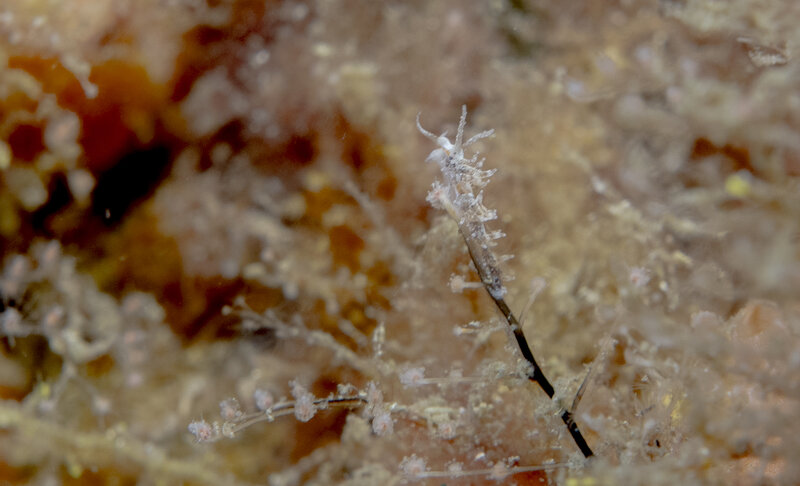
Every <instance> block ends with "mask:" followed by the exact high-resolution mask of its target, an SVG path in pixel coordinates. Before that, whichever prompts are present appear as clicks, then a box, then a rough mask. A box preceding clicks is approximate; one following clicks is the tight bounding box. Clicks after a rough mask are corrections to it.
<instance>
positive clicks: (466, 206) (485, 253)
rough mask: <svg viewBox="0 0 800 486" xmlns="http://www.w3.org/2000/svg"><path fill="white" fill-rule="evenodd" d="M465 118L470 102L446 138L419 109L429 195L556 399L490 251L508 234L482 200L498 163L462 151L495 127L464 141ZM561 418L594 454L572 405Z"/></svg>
mask: <svg viewBox="0 0 800 486" xmlns="http://www.w3.org/2000/svg"><path fill="white" fill-rule="evenodd" d="M466 123H467V107H466V106H462V107H461V119H460V120H459V122H458V131H457V132H456V138H455V143H454V142H451V141H450V139H448V138H447V136H446V135H447V132H445V133H443V134H442V135H439V136H436V135H434V134H433V133H431V132H429V131H427V130H425V129H424V128H422V125H420V123H419V115H417V128H418V129H419V131H420V132H421V133H422V134H423V135H425V136H426V137H428V138H429V139H431V140H432V141H434V142H435V143H436V144H437V145H438V146H439V148H437V149H435V150H434V151H432V152H431V153H430V155H428V158H427V159H426V161H427V162H436V163H437V164H439V168H440V169H441V171H442V177H443V179H444V180H443V181H441V182H440V181H435V182H434V183H433V187H432V188H431V190H430V192H429V193H428V198H427V199H428V202H430V203H431V204H432V205H433V206H434V207H435V208H437V209H443V210H444V211H446V212H447V214H448V215H450V217H452V218H453V219H454V220H455V221H456V223H457V224H458V230H459V232H460V233H461V236H462V237H463V238H464V242H465V243H466V244H467V249H468V250H469V255H470V258H471V259H472V263H473V264H474V265H475V269H476V270H477V272H478V276H479V277H480V279H481V283H482V285H483V287H484V288H485V289H486V292H488V294H489V296H490V297H491V298H492V300H494V303H495V304H496V305H497V308H498V309H500V312H501V313H502V314H503V316H504V317H505V319H506V322H507V323H508V325H509V327H510V329H511V331H512V332H513V334H514V338H515V339H516V341H517V345H518V346H519V350H520V352H521V353H522V357H523V358H524V359H525V361H527V362H528V364H529V365H530V371H529V372H528V379H529V380H530V381H532V382H535V383H537V384H538V385H539V387H541V389H542V390H544V392H545V393H546V394H547V396H548V397H550V399H553V397H554V395H555V393H554V390H553V385H552V384H550V381H549V380H548V379H547V377H545V375H544V373H543V372H542V369H541V367H539V365H538V364H537V363H536V359H535V358H534V357H533V352H532V351H531V348H530V346H529V345H528V340H527V338H526V337H525V334H524V333H523V332H522V326H521V325H520V322H519V320H518V319H517V318H516V316H515V315H514V313H513V312H511V309H510V308H509V306H508V304H506V301H505V295H506V287H505V285H504V284H503V274H502V272H501V271H500V268H499V267H498V259H497V257H495V255H494V253H493V252H492V247H493V246H495V244H496V243H495V242H496V240H497V239H499V238H502V237H503V236H504V234H503V233H502V232H501V231H488V230H487V229H486V223H487V222H489V221H492V220H494V219H497V212H496V211H495V210H493V209H488V208H487V207H486V206H484V205H483V191H482V188H483V187H485V186H486V184H488V183H489V178H490V177H491V176H492V175H493V174H494V173H495V169H491V170H484V169H483V168H482V167H483V161H484V159H479V158H478V154H477V153H476V154H475V155H473V156H472V157H470V158H467V157H466V156H465V154H464V149H465V148H467V147H469V146H470V145H472V144H473V143H475V142H477V141H478V140H481V139H484V138H487V137H490V136H492V134H494V130H487V131H483V132H481V133H479V134H477V135H475V136H473V137H471V138H469V139H468V140H467V141H466V142H464V141H463V140H464V127H465V126H466ZM561 420H563V421H564V424H565V425H566V426H567V429H569V433H570V435H571V436H572V438H573V440H574V441H575V444H577V446H578V448H579V449H580V450H581V452H582V453H583V455H584V457H590V456H592V455H593V452H592V449H591V448H590V447H589V445H588V444H587V443H586V440H585V439H584V438H583V435H582V434H581V432H580V430H579V429H578V424H576V423H575V420H574V419H573V416H572V411H571V410H567V409H563V408H562V409H561Z"/></svg>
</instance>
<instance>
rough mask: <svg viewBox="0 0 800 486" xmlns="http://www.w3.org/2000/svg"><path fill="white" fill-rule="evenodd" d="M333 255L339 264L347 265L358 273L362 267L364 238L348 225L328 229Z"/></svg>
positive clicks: (336, 263) (334, 261)
mask: <svg viewBox="0 0 800 486" xmlns="http://www.w3.org/2000/svg"><path fill="white" fill-rule="evenodd" d="M328 237H329V238H330V243H331V256H332V257H333V263H334V264H335V265H337V266H345V267H347V268H349V269H350V272H352V273H356V272H358V270H359V269H360V268H361V262H360V260H359V256H360V254H361V251H362V250H363V249H364V240H362V239H361V237H360V236H358V235H357V234H356V233H355V231H353V230H352V229H350V228H349V227H348V226H347V225H339V226H334V227H332V228H331V229H330V230H329V231H328Z"/></svg>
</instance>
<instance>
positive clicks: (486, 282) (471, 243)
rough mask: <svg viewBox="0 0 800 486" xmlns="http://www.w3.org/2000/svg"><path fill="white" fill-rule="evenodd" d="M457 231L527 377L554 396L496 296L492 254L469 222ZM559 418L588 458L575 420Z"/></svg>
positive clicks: (568, 415) (497, 280)
mask: <svg viewBox="0 0 800 486" xmlns="http://www.w3.org/2000/svg"><path fill="white" fill-rule="evenodd" d="M459 231H460V232H461V236H462V237H463V238H464V241H465V242H466V244H467V249H468V250H469V256H470V258H471V259H472V263H473V264H474V265H475V268H476V270H477V271H478V276H479V277H480V279H481V282H482V283H483V288H484V289H485V290H486V293H488V294H489V297H491V299H492V300H493V301H494V303H495V304H496V305H497V308H498V309H500V312H501V313H502V314H503V316H504V317H505V319H506V322H507V323H508V325H509V327H510V328H511V331H512V332H513V333H514V339H516V341H517V346H519V350H520V352H521V353H522V357H523V358H525V361H527V362H528V364H530V365H531V371H530V372H529V373H528V380H530V381H532V382H535V383H536V384H537V385H539V387H540V388H541V389H542V390H543V391H544V392H545V393H546V394H547V396H548V397H549V398H550V399H551V400H552V399H553V396H554V395H555V390H554V389H553V385H552V384H551V383H550V380H548V379H547V377H546V376H545V375H544V372H543V371H542V368H541V367H540V366H539V364H538V363H537V362H536V358H534V357H533V351H531V347H530V345H529V344H528V339H527V338H526V337H525V333H523V332H522V326H521V325H520V323H519V321H518V320H517V318H516V316H514V313H513V312H511V308H510V307H508V304H506V301H505V299H503V297H500V296H499V295H500V294H501V292H498V290H499V289H500V288H502V282H501V280H500V274H499V270H498V269H497V263H496V260H495V258H494V255H492V253H491V251H489V250H488V248H484V247H481V246H480V244H479V243H478V242H476V240H474V239H473V238H471V237H470V236H469V235H470V234H472V228H470V227H469V225H468V226H467V227H466V228H464V227H462V226H461V225H459ZM561 420H562V421H563V422H564V425H566V426H567V430H569V435H570V436H572V440H574V441H575V444H576V445H577V446H578V449H580V451H581V453H582V454H583V457H587V458H588V457H591V456H593V455H594V452H592V449H591V448H590V447H589V444H587V443H586V439H584V437H583V434H581V431H580V429H579V428H578V424H577V423H575V420H574V418H573V416H572V412H571V411H569V410H566V409H564V410H563V412H562V413H561Z"/></svg>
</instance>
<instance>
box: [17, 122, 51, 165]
mask: <svg viewBox="0 0 800 486" xmlns="http://www.w3.org/2000/svg"><path fill="white" fill-rule="evenodd" d="M42 132H43V130H42V127H40V126H37V125H26V124H23V125H17V126H16V127H14V129H13V130H12V131H11V133H10V134H9V135H8V144H9V146H10V147H11V152H13V154H14V157H16V158H17V159H20V160H24V161H26V162H32V161H33V160H34V159H36V157H38V156H39V154H40V153H42V152H43V151H44V149H45V146H44V141H43V133H42Z"/></svg>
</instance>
